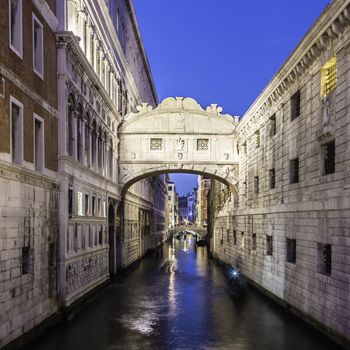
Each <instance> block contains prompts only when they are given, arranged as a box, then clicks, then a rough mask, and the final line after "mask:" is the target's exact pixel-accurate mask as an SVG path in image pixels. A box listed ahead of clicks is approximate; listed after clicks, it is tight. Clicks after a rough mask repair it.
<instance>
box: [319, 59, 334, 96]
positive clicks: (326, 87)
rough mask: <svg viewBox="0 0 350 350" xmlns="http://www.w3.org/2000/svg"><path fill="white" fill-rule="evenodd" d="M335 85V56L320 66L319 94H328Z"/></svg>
mask: <svg viewBox="0 0 350 350" xmlns="http://www.w3.org/2000/svg"><path fill="white" fill-rule="evenodd" d="M336 87H337V58H336V56H334V57H332V58H331V59H330V60H329V61H327V62H326V64H325V65H324V66H323V67H322V68H321V96H322V97H325V96H328V95H330V94H331V93H332V92H333V91H334V90H335V88H336Z"/></svg>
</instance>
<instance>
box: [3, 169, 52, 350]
mask: <svg viewBox="0 0 350 350" xmlns="http://www.w3.org/2000/svg"><path fill="white" fill-rule="evenodd" d="M57 210H58V186H57V183H56V182H54V181H53V180H50V179H49V178H46V177H42V176H39V175H36V174H34V173H32V172H30V171H25V170H24V169H21V168H19V167H17V166H14V165H10V164H5V163H0V212H1V220H0V237H1V239H0V315H1V316H0V347H2V346H3V345H5V344H7V343H8V342H10V341H12V340H14V339H15V338H17V337H19V336H20V335H22V334H23V333H25V332H27V331H29V330H30V329H31V328H33V327H34V326H36V325H38V324H40V323H41V322H42V321H43V320H45V319H46V318H48V317H49V316H51V315H53V314H55V313H56V312H57V311H58V304H57V283H56V276H57V275H56V273H57V271H56V257H57V253H56V252H57V243H58V235H57V232H58V225H57ZM50 245H51V249H50ZM23 247H28V249H29V259H28V265H27V268H28V270H27V273H25V271H24V270H23V264H24V257H23V251H22V249H23ZM50 261H51V264H50Z"/></svg>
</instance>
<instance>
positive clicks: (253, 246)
mask: <svg viewBox="0 0 350 350" xmlns="http://www.w3.org/2000/svg"><path fill="white" fill-rule="evenodd" d="M256 246H257V244H256V233H253V234H252V250H256Z"/></svg>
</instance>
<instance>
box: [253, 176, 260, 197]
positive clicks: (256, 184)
mask: <svg viewBox="0 0 350 350" xmlns="http://www.w3.org/2000/svg"><path fill="white" fill-rule="evenodd" d="M254 193H255V194H258V193H259V176H255V177H254Z"/></svg>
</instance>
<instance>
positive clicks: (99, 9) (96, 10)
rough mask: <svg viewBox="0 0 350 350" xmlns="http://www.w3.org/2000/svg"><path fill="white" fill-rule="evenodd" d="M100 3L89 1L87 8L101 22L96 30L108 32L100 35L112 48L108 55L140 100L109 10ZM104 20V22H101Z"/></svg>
mask: <svg viewBox="0 0 350 350" xmlns="http://www.w3.org/2000/svg"><path fill="white" fill-rule="evenodd" d="M99 3H100V5H98V6H97V4H96V3H95V2H90V1H89V2H88V3H87V6H88V7H89V9H90V13H91V14H92V15H93V17H94V20H95V21H98V20H99V21H100V22H99V24H98V25H97V26H96V28H101V29H107V30H103V31H100V33H99V35H100V37H101V38H102V37H103V38H104V40H105V41H106V47H108V48H110V50H109V53H108V54H109V55H110V56H111V61H113V62H114V63H115V64H116V66H118V68H119V69H120V67H119V65H118V63H119V64H120V65H121V68H122V71H121V69H120V73H121V74H122V77H123V78H124V79H125V81H126V82H127V84H128V85H129V88H130V89H131V91H132V92H133V94H134V96H135V98H136V99H137V100H140V91H139V89H138V88H137V85H136V83H135V80H134V77H133V75H132V73H131V71H130V68H129V64H128V62H127V61H126V57H125V54H124V51H123V49H122V47H121V44H120V42H119V38H118V35H117V33H116V31H115V28H114V26H113V22H112V19H111V17H110V15H109V11H108V8H107V6H106V4H105V2H104V1H103V2H99ZM102 19H103V21H101V20H102ZM113 49H114V50H115V51H114V50H113ZM112 52H114V53H115V55H112ZM118 73H119V71H118Z"/></svg>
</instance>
